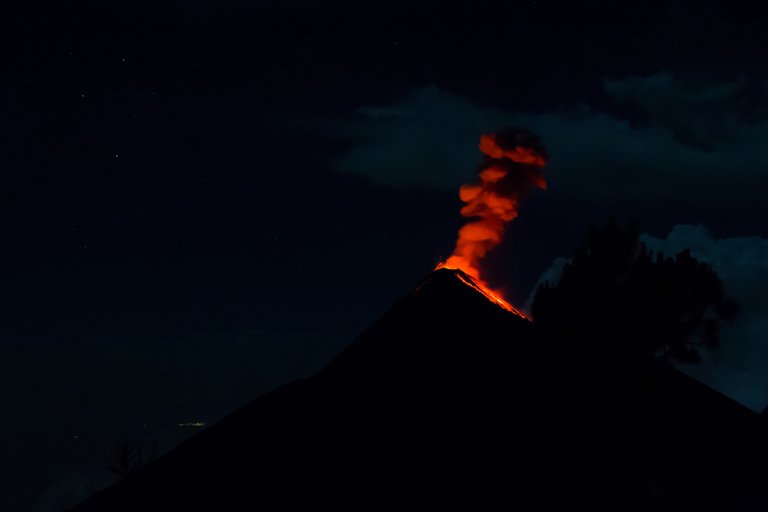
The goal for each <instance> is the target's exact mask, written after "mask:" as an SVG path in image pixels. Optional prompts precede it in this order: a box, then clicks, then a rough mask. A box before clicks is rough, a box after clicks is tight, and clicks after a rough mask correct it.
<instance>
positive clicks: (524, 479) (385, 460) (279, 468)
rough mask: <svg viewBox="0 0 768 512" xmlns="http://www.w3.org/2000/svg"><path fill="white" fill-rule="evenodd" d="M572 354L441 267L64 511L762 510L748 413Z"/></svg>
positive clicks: (679, 382) (662, 376)
mask: <svg viewBox="0 0 768 512" xmlns="http://www.w3.org/2000/svg"><path fill="white" fill-rule="evenodd" d="M649 314H652V311H651V310H650V309H649ZM596 321H599V319H596ZM580 343H581V342H580V340H577V339H573V340H562V339H559V340H552V339H548V338H547V337H546V336H544V335H542V334H540V333H538V332H537V331H536V329H535V328H534V326H533V324H531V323H529V322H527V321H526V320H523V319H521V318H519V317H516V316H514V315H512V314H511V313H508V312H507V311H505V310H503V309H501V308H499V307H497V306H495V305H494V304H492V303H491V302H489V301H488V300H487V299H486V298H485V297H483V296H482V295H480V294H479V293H477V292H476V291H474V290H473V289H471V288H469V287H468V286H466V285H465V284H463V283H461V282H460V281H459V279H457V277H456V275H455V271H451V270H440V271H436V272H433V273H432V274H430V275H429V276H428V277H427V278H426V279H425V281H424V282H423V283H421V285H420V286H419V287H417V289H415V290H414V291H413V292H411V293H409V294H408V295H407V296H406V297H404V298H403V299H402V300H401V301H400V302H398V303H397V304H395V306H394V307H393V308H392V310H390V311H389V312H388V313H387V314H386V315H384V316H383V317H382V318H381V319H380V320H379V321H377V322H376V323H374V324H373V325H372V326H371V327H370V328H369V329H367V330H366V331H365V332H363V333H362V334H361V335H360V336H359V337H358V339H357V340H356V341H355V343H353V344H352V345H351V346H350V347H349V348H348V349H347V350H346V351H345V352H343V353H342V354H341V355H340V356H338V357H337V358H336V359H335V360H334V361H332V362H331V364H330V365H329V366H328V367H326V368H325V369H324V370H322V371H321V372H319V373H318V374H317V375H315V376H314V377H312V378H309V379H305V380H299V381H296V382H294V383H292V384H288V385H286V386H283V387H281V388H278V389H276V390H274V391H272V392H271V393H268V394H266V395H264V396H262V397H261V398H258V399H256V400H254V401H252V402H251V403H249V404H247V405H246V406H244V407H243V408H242V409H240V410H239V411H237V412H236V413H235V414H233V415H231V416H230V417H228V418H226V419H225V420H223V421H221V422H219V423H218V424H216V425H214V426H213V427H211V428H210V429H208V430H206V431H204V432H202V433H200V434H199V435H197V436H195V437H194V438H192V439H191V440H189V441H187V442H186V443H184V444H182V445H181V446H179V447H178V448H176V449H174V450H172V451H171V452H169V453H168V454H167V455H165V456H163V457H162V458H160V459H158V460H156V461H154V462H153V463H151V464H150V465H149V466H147V467H146V468H144V470H143V471H141V472H139V473H138V474H136V475H134V476H131V477H129V478H128V479H126V480H124V481H123V482H121V483H119V484H117V485H115V486H113V487H111V488H109V489H107V490H105V491H103V492H101V493H98V494H96V495H94V496H93V497H91V498H90V499H89V500H87V501H86V502H84V503H83V504H81V505H79V506H78V507H76V508H75V509H74V510H75V511H76V512H92V511H105V512H106V511H129V510H130V511H135V510H142V511H154V510H158V511H159V510H162V511H169V510H171V511H182V510H184V511H240V510H259V511H262V510H355V511H361V510H366V511H367V510H403V509H420V510H437V509H448V508H449V507H450V508H451V509H454V508H455V507H458V508H459V509H462V508H463V509H465V510H497V509H498V510H501V509H511V508H521V509H524V510H531V509H542V510H543V509H548V508H550V507H554V506H557V507H568V508H569V509H572V508H575V507H582V506H587V507H590V508H601V509H608V508H610V509H616V510H626V509H652V510H666V509H675V510H679V509H688V508H693V507H695V506H704V507H707V508H708V509H711V508H713V507H714V508H722V509H724V510H734V509H739V510H741V509H753V508H754V509H762V508H763V506H764V503H763V502H761V500H762V492H761V490H762V486H763V485H764V484H763V482H765V481H768V480H764V475H765V470H764V467H763V463H762V462H763V461H764V460H766V459H765V457H764V456H763V453H764V451H763V449H762V434H761V431H760V422H759V416H758V415H757V414H755V413H753V412H752V411H750V410H748V409H746V408H744V407H742V406H741V405H739V404H737V403H735V402H733V401H731V400H729V399H728V398H726V397H724V396H723V395H721V394H719V393H717V392H716V391H714V390H712V389H710V388H708V387H706V386H704V385H702V384H699V383H698V382H696V381H694V380H692V379H690V378H688V377H686V376H685V375H683V374H681V373H679V372H678V371H676V370H674V369H673V368H672V367H670V366H668V365H666V364H664V363H661V362H659V361H655V360H651V359H646V358H644V357H642V356H639V355H632V354H627V353H619V352H617V353H616V354H612V355H611V356H610V357H605V354H602V355H600V356H597V355H596V354H589V353H586V352H582V351H580V350H578V347H579V346H580Z"/></svg>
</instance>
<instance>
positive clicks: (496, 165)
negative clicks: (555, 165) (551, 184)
mask: <svg viewBox="0 0 768 512" xmlns="http://www.w3.org/2000/svg"><path fill="white" fill-rule="evenodd" d="M480 151H481V152H482V153H483V162H482V164H481V165H480V168H479V169H478V174H477V181H476V182H475V183H473V184H469V185H462V186H461V188H460V189H459V197H460V198H461V200H462V201H463V202H464V206H463V207H462V209H461V215H463V216H464V217H468V218H470V219H472V220H470V221H469V222H467V223H466V224H465V225H464V226H462V227H461V229H460V230H459V237H458V240H457V241H456V248H455V249H454V250H453V254H452V255H451V257H450V258H448V259H447V260H446V261H445V263H441V264H440V265H438V268H443V267H445V268H457V269H461V270H463V271H464V272H466V273H467V274H468V275H470V276H471V277H473V278H474V279H475V280H477V281H478V283H479V284H480V285H481V286H483V287H485V288H486V289H487V285H486V283H485V281H484V280H483V279H482V276H481V269H480V262H481V261H482V259H483V258H484V257H485V255H486V254H488V252H489V251H490V250H491V249H493V248H494V247H496V246H497V245H499V243H501V240H502V238H503V236H504V228H505V226H506V224H507V223H508V222H509V221H511V220H513V219H514V218H515V217H517V209H518V204H519V203H520V201H521V200H522V199H523V197H524V196H525V195H526V194H527V193H528V192H530V191H531V190H532V189H534V188H542V189H544V188H546V187H547V182H546V181H545V180H544V176H543V174H542V169H543V168H544V165H545V164H546V162H547V157H546V152H545V151H544V148H543V146H542V145H541V143H540V142H539V139H538V137H536V136H535V135H534V134H532V133H530V132H527V131H524V130H520V129H513V128H510V129H506V130H502V131H500V132H498V133H495V134H490V135H483V136H482V137H480ZM493 293H496V294H498V292H493Z"/></svg>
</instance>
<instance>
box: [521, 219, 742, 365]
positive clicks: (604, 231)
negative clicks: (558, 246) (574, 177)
mask: <svg viewBox="0 0 768 512" xmlns="http://www.w3.org/2000/svg"><path fill="white" fill-rule="evenodd" d="M639 234H640V230H639V228H638V226H637V224H630V225H629V226H627V227H626V228H622V227H620V226H619V225H618V224H617V223H616V221H615V219H614V218H611V219H610V220H609V221H608V223H607V224H606V225H605V226H604V227H602V228H596V227H594V226H591V227H590V228H589V229H588V231H587V234H586V236H585V238H584V240H583V242H582V244H581V246H580V247H579V248H578V250H577V251H576V254H575V255H574V257H573V259H572V260H571V262H570V263H568V264H567V265H566V266H565V268H564V269H563V272H562V275H561V278H560V281H559V282H558V283H556V284H553V283H549V282H547V283H544V284H543V285H542V286H540V287H539V289H538V290H537V292H536V296H535V297H534V301H533V304H532V307H531V313H532V315H533V319H534V321H535V322H536V324H537V325H539V326H541V327H542V328H543V329H544V330H547V331H556V332H557V333H558V337H559V338H561V339H562V338H563V335H564V334H568V335H569V336H568V339H573V337H574V336H576V337H579V338H580V339H583V340H591V343H592V344H593V347H592V348H596V349H598V350H615V349H617V348H618V349H628V348H634V349H641V350H644V351H646V352H650V353H652V354H654V355H656V356H662V357H671V358H675V359H677V360H680V361H686V362H698V361H700V360H701V356H700V355H699V351H700V349H701V348H702V347H707V348H715V347H717V346H718V343H719V336H718V330H719V325H720V321H721V320H731V319H733V317H734V316H735V315H736V313H737V312H738V305H737V304H736V302H735V301H733V300H732V299H730V298H728V297H727V296H726V293H725V289H724V287H723V283H722V281H721V279H720V277H719V276H718V275H717V273H716V272H715V271H714V270H713V269H712V267H711V266H709V265H707V264H705V263H702V262H700V261H698V260H696V259H695V258H694V257H693V256H691V253H690V251H689V250H684V251H681V252H680V253H678V254H677V255H675V257H674V258H672V257H664V256H663V255H662V254H654V253H653V252H651V251H649V250H648V249H647V248H646V247H645V245H644V244H643V243H642V242H641V241H640V237H639Z"/></svg>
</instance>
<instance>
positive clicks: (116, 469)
mask: <svg viewBox="0 0 768 512" xmlns="http://www.w3.org/2000/svg"><path fill="white" fill-rule="evenodd" d="M156 455H157V445H156V444H154V443H153V444H152V447H151V448H149V449H147V447H146V446H145V443H144V440H142V439H135V440H134V439H129V438H128V436H124V437H123V439H122V441H120V443H118V444H117V446H115V449H114V451H113V452H112V456H111V459H110V460H109V461H107V462H106V463H105V466H106V469H107V471H109V472H110V473H112V474H114V475H115V476H117V477H118V478H119V479H121V480H124V479H126V478H128V477H130V476H131V475H133V474H135V473H136V472H138V471H139V470H140V469H141V468H142V467H144V466H146V465H147V464H149V463H150V462H152V461H153V460H154V459H155V456H156Z"/></svg>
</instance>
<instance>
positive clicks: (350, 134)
mask: <svg viewBox="0 0 768 512" xmlns="http://www.w3.org/2000/svg"><path fill="white" fill-rule="evenodd" d="M605 88H606V92H607V95H608V98H609V99H610V100H611V101H612V103H609V104H603V105H588V104H573V105H567V106H564V107H562V108H558V109H550V110H547V111H504V110H500V109H497V108H493V107H489V106H485V105H480V104H477V103H474V102H472V101H469V100H466V99H464V98H462V97H458V96H455V95H453V94H451V93H449V92H446V91H443V90H441V89H439V88H437V87H435V86H429V87H424V88H420V89H415V90H413V91H412V92H411V93H410V94H409V95H407V96H406V97H403V98H402V99H401V100H399V101H396V102H394V103H392V104H388V105H382V106H368V107H365V108H363V109H360V110H359V111H358V115H357V117H356V118H355V119H351V120H347V121H345V122H343V123H336V124H335V131H334V133H333V135H334V136H335V137H338V138H340V139H343V140H347V141H350V142H351V146H350V147H349V149H348V150H347V151H346V152H344V153H343V154H341V155H340V156H339V157H338V158H337V159H336V160H335V162H334V163H333V165H334V167H335V169H336V170H337V171H340V172H345V173H358V174H363V175H366V176H368V177H370V178H371V179H373V180H375V181H377V182H379V183H384V184H387V185H391V186H396V187H429V188H437V189H446V190H447V189H453V190H455V189H456V188H457V187H458V185H459V184H461V183H462V182H466V181H467V180H468V179H469V178H470V177H471V176H472V171H473V169H474V168H475V166H476V165H477V157H476V145H477V137H478V134H480V133H483V132H485V131H489V130H493V129H494V128H497V127H499V126H503V125H515V126H524V127H526V128H529V129H531V130H533V131H534V132H536V133H537V134H539V135H540V136H541V138H542V140H543V142H544V143H545V144H546V145H547V147H548V148H549V152H550V154H551V161H550V164H549V166H548V169H547V177H548V181H549V183H550V185H551V186H550V191H549V192H548V194H550V195H553V196H557V197H558V198H561V199H567V200H569V201H571V202H573V203H575V204H579V203H581V204H589V205H590V207H591V208H594V207H595V205H598V206H599V205H600V204H605V205H606V214H607V213H610V207H609V206H607V205H615V204H616V203H623V204H630V203H631V204H632V205H633V206H634V207H635V212H634V213H635V215H637V216H639V217H640V218H644V217H647V216H653V215H654V214H655V212H658V211H660V210H663V209H664V208H666V207H670V208H675V209H677V210H683V209H687V210H689V211H692V212H694V214H701V215H706V214H707V212H708V211H709V210H711V209H712V208H714V209H716V210H718V211H727V209H728V208H730V207H736V208H740V209H741V210H742V211H744V210H748V209H750V208H752V209H754V210H755V211H764V210H765V207H764V206H762V203H763V201H762V189H763V184H764V182H765V179H766V176H765V169H766V168H768V146H766V145H765V144H764V140H766V137H768V117H763V116H762V115H760V114H759V113H760V112H762V108H763V107H762V105H763V103H764V100H765V94H764V92H765V91H764V89H763V88H762V85H761V84H750V83H747V82H746V81H745V80H736V81H731V82H719V83H714V84H707V83H700V84H696V83H692V82H686V81H683V80H678V79H676V78H675V77H674V76H673V75H671V74H669V73H660V74H657V75H652V76H648V77H631V78H627V79H625V80H612V81H608V82H606V86H605ZM756 90H757V91H760V92H759V94H758V93H756V92H755V91H756ZM755 94H757V96H755ZM737 107H738V108H737ZM689 220H691V219H686V221H689Z"/></svg>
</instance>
